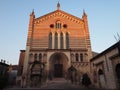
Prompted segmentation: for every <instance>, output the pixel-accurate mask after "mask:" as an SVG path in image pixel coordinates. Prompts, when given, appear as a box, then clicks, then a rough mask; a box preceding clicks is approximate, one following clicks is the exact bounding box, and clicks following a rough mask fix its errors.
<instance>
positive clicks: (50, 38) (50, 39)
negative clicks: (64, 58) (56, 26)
mask: <svg viewBox="0 0 120 90" xmlns="http://www.w3.org/2000/svg"><path fill="white" fill-rule="evenodd" d="M49 49H52V33H51V32H50V34H49Z"/></svg>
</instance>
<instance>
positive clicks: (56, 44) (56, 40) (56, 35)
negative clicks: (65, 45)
mask: <svg viewBox="0 0 120 90" xmlns="http://www.w3.org/2000/svg"><path fill="white" fill-rule="evenodd" d="M55 49H58V34H57V32H56V33H55Z"/></svg>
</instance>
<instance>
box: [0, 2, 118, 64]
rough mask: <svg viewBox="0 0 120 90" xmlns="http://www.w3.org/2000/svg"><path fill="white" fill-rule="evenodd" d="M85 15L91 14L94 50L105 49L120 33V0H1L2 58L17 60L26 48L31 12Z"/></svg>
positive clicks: (11, 61)
mask: <svg viewBox="0 0 120 90" xmlns="http://www.w3.org/2000/svg"><path fill="white" fill-rule="evenodd" d="M58 1H59V2H60V4H61V10H63V11H65V12H67V13H70V14H72V15H75V16H77V17H79V18H81V17H82V13H83V9H84V10H85V11H86V13H87V15H88V23H89V30H90V38H91V46H92V50H93V51H96V52H102V51H103V50H105V49H107V48H108V47H110V46H111V45H113V44H114V43H116V40H115V38H114V35H115V36H116V37H117V38H118V36H117V33H119V34H120V0H71V1H70V0H0V59H3V60H6V61H8V63H9V64H10V63H11V64H18V61H19V53H20V50H22V49H25V48H26V40H27V32H28V24H29V15H30V13H31V12H32V10H33V9H34V11H35V16H36V18H37V17H40V16H42V15H45V14H47V13H49V12H52V11H54V10H56V9H57V8H56V4H57V2H58Z"/></svg>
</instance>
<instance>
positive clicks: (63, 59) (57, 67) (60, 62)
mask: <svg viewBox="0 0 120 90" xmlns="http://www.w3.org/2000/svg"><path fill="white" fill-rule="evenodd" d="M67 69H68V58H67V56H66V55H65V54H64V53H54V54H52V55H51V57H50V61H49V74H50V76H52V77H53V78H63V77H64V76H65V74H66V72H67Z"/></svg>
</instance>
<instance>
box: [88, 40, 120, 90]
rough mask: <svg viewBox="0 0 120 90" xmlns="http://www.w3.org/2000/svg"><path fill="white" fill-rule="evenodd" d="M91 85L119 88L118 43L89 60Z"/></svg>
mask: <svg viewBox="0 0 120 90" xmlns="http://www.w3.org/2000/svg"><path fill="white" fill-rule="evenodd" d="M90 63H91V74H92V75H91V76H92V80H93V84H94V85H95V86H97V87H100V88H108V89H118V88H120V42H117V43H116V44H114V45H113V46H111V47H109V48H108V49H106V50H105V51H103V52H101V53H100V54H98V55H97V56H95V57H93V58H92V59H91V60H90Z"/></svg>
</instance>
